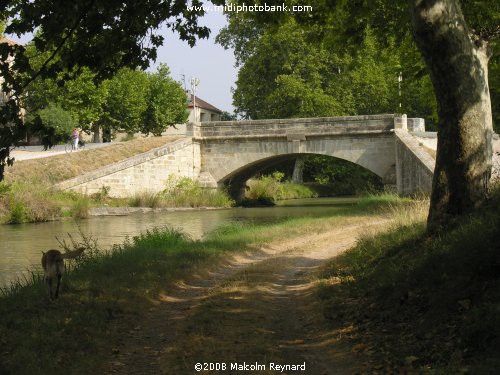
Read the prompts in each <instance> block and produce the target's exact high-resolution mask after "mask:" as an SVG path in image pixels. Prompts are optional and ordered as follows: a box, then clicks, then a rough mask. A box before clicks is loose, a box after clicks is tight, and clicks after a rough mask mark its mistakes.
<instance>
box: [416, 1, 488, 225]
mask: <svg viewBox="0 0 500 375" xmlns="http://www.w3.org/2000/svg"><path fill="white" fill-rule="evenodd" d="M410 3H411V11H412V19H413V30H414V38H415V41H416V43H417V45H418V47H419V49H420V51H421V52H422V55H423V57H424V60H425V62H426V64H427V67H428V68H429V70H430V75H431V80H432V83H433V86H434V91H435V93H436V99H437V102H438V114H439V122H438V147H437V159H436V168H435V171H434V180H433V186H432V196H431V207H430V211H429V217H428V227H429V229H430V230H435V229H438V228H439V227H441V226H442V225H444V224H446V223H447V222H449V220H450V219H451V218H452V217H454V216H458V215H461V214H464V213H467V212H469V211H470V210H472V209H473V208H474V207H477V206H478V205H480V204H481V203H482V202H483V201H484V200H485V199H486V197H487V194H488V187H489V180H490V176H491V157H492V147H491V138H492V117H491V102H490V94H489V88H488V58H489V56H488V53H487V48H488V46H487V44H486V42H483V41H481V40H479V39H475V38H474V37H473V36H472V35H471V34H470V30H469V29H468V26H467V24H466V22H465V19H464V16H463V14H462V11H461V9H460V5H459V1H458V0H410Z"/></svg>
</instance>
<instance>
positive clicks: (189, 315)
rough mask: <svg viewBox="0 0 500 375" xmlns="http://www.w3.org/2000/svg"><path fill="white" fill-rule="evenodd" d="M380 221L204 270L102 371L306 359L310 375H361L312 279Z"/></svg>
mask: <svg viewBox="0 0 500 375" xmlns="http://www.w3.org/2000/svg"><path fill="white" fill-rule="evenodd" d="M383 223H385V220H384V221H377V222H372V223H368V222H367V223H358V224H354V225H343V226H341V227H340V228H336V229H333V230H330V231H328V232H325V233H321V234H311V235H307V236H303V237H299V238H293V239H290V240H287V241H284V242H283V241H282V242H281V243H273V244H271V245H268V246H266V247H264V248H261V249H259V250H257V251H254V252H247V253H244V254H241V255H236V256H234V257H232V259H231V260H229V261H225V262H223V263H222V264H219V265H217V266H215V267H211V268H212V269H206V268H205V269H203V268H200V270H198V272H195V274H194V275H193V277H192V278H191V280H189V281H187V282H184V283H179V284H177V285H175V286H174V287H173V288H170V290H169V292H168V295H166V294H165V295H162V296H161V298H160V301H158V302H157V305H156V306H155V307H154V308H152V309H150V311H149V313H148V314H147V315H146V317H145V318H144V319H143V321H142V322H141V323H139V324H138V325H137V326H136V327H130V328H129V329H128V331H126V332H125V334H126V336H125V337H124V338H123V341H122V342H120V343H117V346H116V348H113V355H112V358H111V359H110V361H109V363H108V364H106V366H105V368H104V373H107V374H113V373H119V374H161V373H166V374H174V373H175V374H192V373H196V372H195V370H194V365H195V364H196V363H198V362H219V363H221V362H224V363H226V364H227V366H228V368H229V366H230V363H236V362H237V363H240V364H242V363H243V362H244V361H245V362H246V363H247V364H249V363H250V364H254V363H256V362H257V363H259V364H264V365H266V370H269V363H270V362H274V363H278V364H302V363H304V362H306V371H305V373H306V374H318V375H323V374H325V375H326V374H353V373H356V372H358V371H360V370H361V363H362V361H361V359H360V358H358V356H357V355H356V354H354V353H353V352H351V351H350V348H348V347H346V346H345V345H343V344H341V343H340V342H339V339H338V333H336V332H334V331H332V330H331V328H329V326H328V324H327V322H326V321H325V320H324V318H323V316H322V313H321V307H320V306H319V305H318V302H317V301H316V298H315V296H314V289H315V284H314V278H313V275H314V273H315V272H316V271H317V269H318V268H319V267H320V266H322V265H323V264H325V262H326V261H327V260H328V259H330V258H332V257H334V256H336V255H337V254H339V253H341V252H342V251H344V250H346V249H348V248H350V247H351V246H352V245H353V244H354V243H355V241H356V238H357V236H358V233H359V232H361V231H363V230H365V228H366V227H367V225H371V226H375V225H378V224H383ZM209 268H210V267H209ZM219 373H236V372H233V371H229V370H226V371H222V372H219ZM251 373H252V372H251ZM255 373H259V374H266V373H270V374H271V373H276V371H268V372H267V371H258V372H255ZM283 373H286V372H283ZM290 373H304V372H290Z"/></svg>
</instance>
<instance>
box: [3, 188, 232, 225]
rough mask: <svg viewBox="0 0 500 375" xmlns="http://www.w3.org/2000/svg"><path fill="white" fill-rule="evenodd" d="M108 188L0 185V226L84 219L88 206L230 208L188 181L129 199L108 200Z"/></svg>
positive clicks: (221, 196)
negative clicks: (84, 191) (90, 190)
mask: <svg viewBox="0 0 500 375" xmlns="http://www.w3.org/2000/svg"><path fill="white" fill-rule="evenodd" d="M108 193H109V189H107V188H106V187H103V188H102V189H101V191H99V192H98V193H96V194H93V195H91V196H85V195H83V194H79V193H76V192H72V191H60V190H56V189H54V188H53V187H51V186H50V185H48V184H47V182H46V181H45V182H38V183H36V182H29V181H27V182H14V183H11V184H9V183H5V182H0V224H18V223H34V222H44V221H51V220H59V219H61V218H65V217H74V218H85V217H87V216H88V210H89V208H91V207H100V206H103V205H106V206H111V207H125V206H132V207H151V208H157V207H231V206H232V205H233V204H234V202H233V201H232V200H231V199H230V198H229V196H228V195H227V194H226V193H225V192H223V191H218V190H214V189H204V188H202V187H201V185H200V184H198V183H197V182H195V181H193V180H191V179H189V178H172V179H170V181H169V182H168V183H167V186H166V188H165V190H163V191H161V192H158V193H152V192H144V193H140V194H136V195H135V196H133V197H131V198H121V199H116V198H110V197H109V196H108Z"/></svg>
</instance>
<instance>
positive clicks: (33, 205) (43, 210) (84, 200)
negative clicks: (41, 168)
mask: <svg viewBox="0 0 500 375" xmlns="http://www.w3.org/2000/svg"><path fill="white" fill-rule="evenodd" d="M2 189H3V190H4V191H3V193H2V194H0V223H10V224H19V223H34V222H43V221H51V220H56V219H58V218H60V217H63V216H73V217H86V216H87V211H88V208H89V207H90V206H91V204H92V200H91V199H90V198H88V197H85V196H83V195H81V194H77V193H74V192H62V191H57V190H54V189H52V188H51V187H49V186H47V185H44V184H43V183H40V182H38V181H28V182H24V183H17V182H16V183H12V184H7V183H3V187H2Z"/></svg>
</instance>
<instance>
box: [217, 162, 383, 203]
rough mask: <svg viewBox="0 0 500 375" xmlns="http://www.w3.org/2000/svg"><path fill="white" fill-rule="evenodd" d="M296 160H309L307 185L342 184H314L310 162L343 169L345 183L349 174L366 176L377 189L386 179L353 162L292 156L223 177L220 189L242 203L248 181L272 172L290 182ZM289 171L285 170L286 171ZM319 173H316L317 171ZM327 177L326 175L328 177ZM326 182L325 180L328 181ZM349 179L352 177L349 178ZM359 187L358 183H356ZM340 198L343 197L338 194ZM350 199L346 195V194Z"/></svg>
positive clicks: (252, 164)
mask: <svg viewBox="0 0 500 375" xmlns="http://www.w3.org/2000/svg"><path fill="white" fill-rule="evenodd" d="M297 158H305V159H306V160H309V162H306V163H305V165H304V168H305V169H304V182H305V183H313V182H316V183H317V184H320V185H321V184H325V185H327V184H335V183H339V181H332V180H328V181H325V179H323V181H319V179H318V180H317V181H314V177H313V175H314V173H315V172H314V171H310V170H308V169H309V168H310V167H311V164H314V163H313V161H312V160H311V159H315V158H316V159H322V161H323V162H327V161H330V160H331V161H332V163H331V164H332V167H333V168H335V167H338V168H340V169H342V168H343V171H340V172H339V173H338V174H339V175H340V174H342V173H343V174H344V176H343V179H344V180H345V178H346V173H347V174H349V171H351V172H352V173H353V176H354V175H356V176H358V177H359V175H363V176H364V178H365V179H366V178H367V179H369V180H370V181H373V182H374V185H375V187H377V188H381V187H382V186H383V185H384V182H385V180H386V177H387V176H380V174H378V173H376V172H374V171H371V170H369V169H367V168H365V167H363V166H361V165H359V164H356V163H353V162H350V161H348V160H345V159H341V158H337V157H334V156H329V155H323V154H314V153H291V154H285V155H277V156H272V157H268V158H264V159H260V160H257V161H255V162H252V163H249V164H246V165H244V166H242V167H240V168H238V169H236V170H235V171H233V172H231V173H230V174H228V175H227V176H225V177H223V178H222V179H221V180H219V181H218V185H219V187H221V188H225V189H226V190H227V191H228V193H229V194H230V195H231V197H232V198H233V199H235V200H236V201H237V202H240V201H241V200H243V199H244V197H245V191H246V184H247V181H248V180H249V179H251V178H252V177H255V176H258V175H266V174H271V173H272V172H273V171H281V172H285V176H286V178H287V179H289V178H290V177H291V174H292V173H291V171H292V170H293V163H294V162H295V160H297ZM284 169H286V170H284ZM316 172H317V171H316ZM326 175H327V173H326ZM325 178H326V177H325ZM347 178H349V176H347ZM353 183H356V182H353ZM358 183H363V181H359V179H358ZM339 195H342V193H341V194H339ZM346 195H347V194H346Z"/></svg>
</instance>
